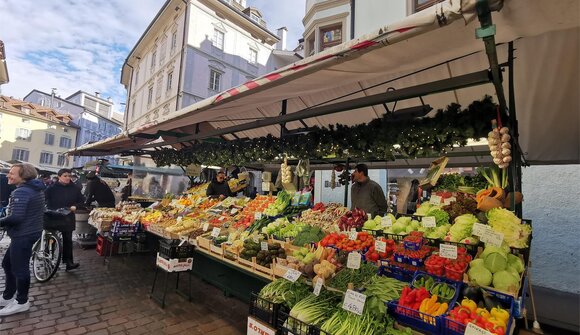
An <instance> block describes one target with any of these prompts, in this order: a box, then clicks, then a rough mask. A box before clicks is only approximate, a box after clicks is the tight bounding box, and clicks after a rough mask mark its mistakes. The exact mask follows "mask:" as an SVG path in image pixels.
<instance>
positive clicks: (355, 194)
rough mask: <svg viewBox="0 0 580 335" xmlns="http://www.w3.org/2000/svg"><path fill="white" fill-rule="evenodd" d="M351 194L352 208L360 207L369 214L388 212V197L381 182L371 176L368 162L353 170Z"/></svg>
mask: <svg viewBox="0 0 580 335" xmlns="http://www.w3.org/2000/svg"><path fill="white" fill-rule="evenodd" d="M352 181H353V184H352V187H351V189H350V195H351V199H352V208H360V209H362V210H364V211H365V212H366V213H367V214H372V215H373V216H375V215H379V214H380V215H382V214H385V213H386V212H387V199H386V198H385V193H384V192H383V189H382V188H381V186H380V185H379V184H377V183H376V182H374V181H372V180H371V179H370V178H369V168H368V167H367V165H366V164H358V165H357V166H355V167H354V171H353V172H352Z"/></svg>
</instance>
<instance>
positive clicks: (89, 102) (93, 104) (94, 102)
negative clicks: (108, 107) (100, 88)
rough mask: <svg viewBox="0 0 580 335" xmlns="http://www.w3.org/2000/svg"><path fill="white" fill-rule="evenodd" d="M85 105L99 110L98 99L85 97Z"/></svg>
mask: <svg viewBox="0 0 580 335" xmlns="http://www.w3.org/2000/svg"><path fill="white" fill-rule="evenodd" d="M85 107H86V108H87V109H88V110H91V111H93V112H96V111H97V100H95V99H91V98H89V97H85Z"/></svg>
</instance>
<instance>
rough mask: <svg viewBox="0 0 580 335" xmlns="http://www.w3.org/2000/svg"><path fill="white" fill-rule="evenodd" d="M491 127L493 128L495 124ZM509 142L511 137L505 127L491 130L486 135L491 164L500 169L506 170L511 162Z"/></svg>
mask: <svg viewBox="0 0 580 335" xmlns="http://www.w3.org/2000/svg"><path fill="white" fill-rule="evenodd" d="M492 125H493V126H495V122H493V123H492ZM510 140H511V136H510V135H509V128H507V127H502V128H493V130H492V131H490V132H489V133H488V134H487V143H488V146H489V152H490V155H491V157H492V158H493V162H494V163H495V164H496V165H497V166H499V167H500V168H502V169H505V168H507V167H508V166H509V163H510V162H511V161H512V157H511V156H510V155H511V148H512V146H511V144H510V143H509V142H510Z"/></svg>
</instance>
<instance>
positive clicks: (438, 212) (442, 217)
mask: <svg viewBox="0 0 580 335" xmlns="http://www.w3.org/2000/svg"><path fill="white" fill-rule="evenodd" d="M426 216H433V217H435V222H436V225H437V226H441V225H444V224H448V223H449V214H447V212H446V211H444V210H442V209H440V208H431V209H430V210H429V212H428V213H427V215H426Z"/></svg>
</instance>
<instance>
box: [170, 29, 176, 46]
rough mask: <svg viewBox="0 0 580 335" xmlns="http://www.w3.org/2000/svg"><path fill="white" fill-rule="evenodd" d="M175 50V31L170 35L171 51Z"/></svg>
mask: <svg viewBox="0 0 580 335" xmlns="http://www.w3.org/2000/svg"><path fill="white" fill-rule="evenodd" d="M175 48H177V31H174V32H173V34H171V50H175Z"/></svg>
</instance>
